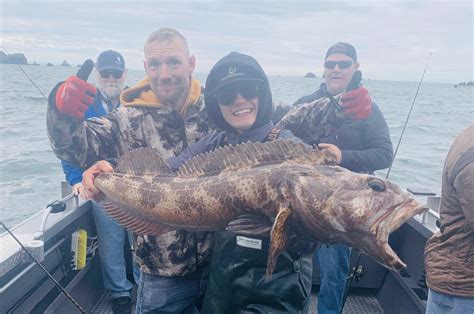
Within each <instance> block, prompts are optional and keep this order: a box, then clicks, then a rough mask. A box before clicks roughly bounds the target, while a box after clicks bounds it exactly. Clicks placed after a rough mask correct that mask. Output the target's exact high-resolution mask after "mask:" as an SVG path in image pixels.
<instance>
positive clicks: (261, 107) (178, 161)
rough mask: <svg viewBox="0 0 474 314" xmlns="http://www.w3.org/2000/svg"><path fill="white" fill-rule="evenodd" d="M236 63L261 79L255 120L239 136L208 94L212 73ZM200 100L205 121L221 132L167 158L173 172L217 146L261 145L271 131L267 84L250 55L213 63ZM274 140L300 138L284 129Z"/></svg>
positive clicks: (213, 78)
mask: <svg viewBox="0 0 474 314" xmlns="http://www.w3.org/2000/svg"><path fill="white" fill-rule="evenodd" d="M237 64H238V65H239V66H240V67H241V66H242V65H244V66H246V67H248V68H247V69H248V70H250V71H253V73H254V74H256V76H257V77H258V78H260V79H262V80H263V82H261V83H260V84H261V88H260V89H259V102H258V113H257V118H256V121H255V123H254V125H253V126H252V127H251V128H250V129H248V130H246V131H245V132H243V133H240V134H239V133H237V131H236V130H235V129H234V128H233V127H231V126H230V125H229V124H228V123H227V122H226V121H225V120H224V117H223V116H222V113H221V110H220V108H219V104H218V102H217V99H216V98H215V96H214V94H213V93H212V91H213V90H214V89H215V88H216V85H217V83H218V82H217V80H218V77H217V74H216V73H218V72H219V71H222V69H223V68H224V69H227V68H229V67H231V66H234V65H237ZM204 97H205V104H206V109H207V113H208V116H209V120H210V121H211V123H213V124H214V125H215V126H217V127H218V128H219V129H222V130H224V131H222V132H219V133H214V134H209V135H207V136H205V137H203V138H202V139H201V140H200V141H198V142H196V143H194V144H191V145H189V146H188V148H187V149H186V150H184V151H183V152H182V153H181V154H180V155H179V156H178V157H173V158H170V159H168V164H169V165H170V167H171V168H172V169H173V170H177V169H178V168H179V166H181V165H182V164H183V163H185V162H186V161H187V160H189V159H191V158H192V157H194V156H196V155H198V154H201V153H205V152H210V151H212V150H214V149H215V148H217V147H220V146H224V145H236V144H241V143H245V142H248V141H250V142H265V141H266V138H267V136H268V134H269V133H270V132H271V130H272V128H273V122H272V113H273V103H272V93H271V91H270V84H269V82H268V78H267V76H266V74H265V72H264V71H263V69H262V67H261V66H260V65H259V64H258V62H257V61H256V60H255V59H254V58H252V57H250V56H247V55H244V54H241V53H238V52H231V53H230V54H228V55H227V56H225V57H224V58H222V59H221V60H220V61H219V62H217V63H216V64H215V65H214V67H213V68H212V69H211V71H210V72H209V75H208V77H207V80H206V87H205V92H204ZM278 138H279V139H289V138H291V139H293V140H295V141H296V142H302V141H301V140H300V139H298V138H297V137H295V136H294V135H293V134H292V133H291V131H288V130H282V131H280V133H279V136H278Z"/></svg>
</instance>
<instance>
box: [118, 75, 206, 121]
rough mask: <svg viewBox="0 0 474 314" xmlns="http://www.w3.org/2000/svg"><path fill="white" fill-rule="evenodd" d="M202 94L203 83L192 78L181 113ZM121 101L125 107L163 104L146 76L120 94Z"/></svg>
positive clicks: (152, 106)
mask: <svg viewBox="0 0 474 314" xmlns="http://www.w3.org/2000/svg"><path fill="white" fill-rule="evenodd" d="M200 96H201V83H199V81H198V80H197V79H195V78H194V77H192V78H191V85H190V87H189V91H188V95H187V97H186V100H185V103H184V106H183V107H182V108H181V112H180V114H181V115H184V114H185V113H186V110H187V109H188V108H189V106H191V105H192V104H194V103H195V102H196V101H197V100H198V99H199V97H200ZM120 103H121V104H122V106H124V107H151V108H160V107H162V106H163V104H161V102H160V100H159V99H158V98H157V97H156V95H155V93H154V92H153V91H152V90H151V87H150V81H149V80H148V77H145V78H144V79H142V80H141V81H140V82H138V83H137V85H135V86H133V87H130V88H127V89H126V90H124V91H123V92H122V93H121V94H120Z"/></svg>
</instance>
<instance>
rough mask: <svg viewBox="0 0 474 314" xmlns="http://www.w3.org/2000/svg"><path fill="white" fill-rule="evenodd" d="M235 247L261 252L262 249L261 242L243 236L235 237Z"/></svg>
mask: <svg viewBox="0 0 474 314" xmlns="http://www.w3.org/2000/svg"><path fill="white" fill-rule="evenodd" d="M237 245H238V246H243V247H248V248H250V249H256V250H261V249H262V240H259V239H252V238H247V237H243V236H237Z"/></svg>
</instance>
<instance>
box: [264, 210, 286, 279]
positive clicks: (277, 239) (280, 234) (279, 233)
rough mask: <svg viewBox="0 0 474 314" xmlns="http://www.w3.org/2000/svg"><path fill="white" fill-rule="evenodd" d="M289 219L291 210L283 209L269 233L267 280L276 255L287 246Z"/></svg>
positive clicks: (270, 275) (270, 274)
mask: <svg viewBox="0 0 474 314" xmlns="http://www.w3.org/2000/svg"><path fill="white" fill-rule="evenodd" d="M290 218H291V208H289V207H283V208H282V209H280V211H279V212H278V214H277V216H276V218H275V222H274V223H273V227H272V231H271V233H270V250H269V253H268V259H267V278H269V279H270V278H271V277H272V273H273V269H274V268H275V266H276V261H277V258H278V255H280V253H281V252H283V251H284V250H285V249H286V247H287V244H288V240H289V236H288V223H289V219H290Z"/></svg>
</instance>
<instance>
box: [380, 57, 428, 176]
mask: <svg viewBox="0 0 474 314" xmlns="http://www.w3.org/2000/svg"><path fill="white" fill-rule="evenodd" d="M432 54H433V53H432V52H430V55H429V57H428V61H426V65H425V70H424V71H423V74H422V75H421V80H420V83H418V88H417V89H416V94H415V97H414V98H413V102H412V103H411V107H410V111H409V112H408V115H407V119H406V120H405V125H404V126H403V129H402V134H400V138H399V139H398V143H397V148H396V149H395V153H393V161H395V156H397V153H398V148H399V147H400V144H401V142H402V138H403V134H404V133H405V129H406V127H407V124H408V120H410V116H411V112H412V111H413V107H414V105H415V101H416V97H418V92H419V91H420V87H421V83H422V82H423V79H424V77H425V73H426V69H427V68H428V63H430V59H431V55H432ZM393 161H392V163H391V165H390V168H388V171H387V175H386V176H385V179H388V176H389V175H390V170H392V166H393Z"/></svg>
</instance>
